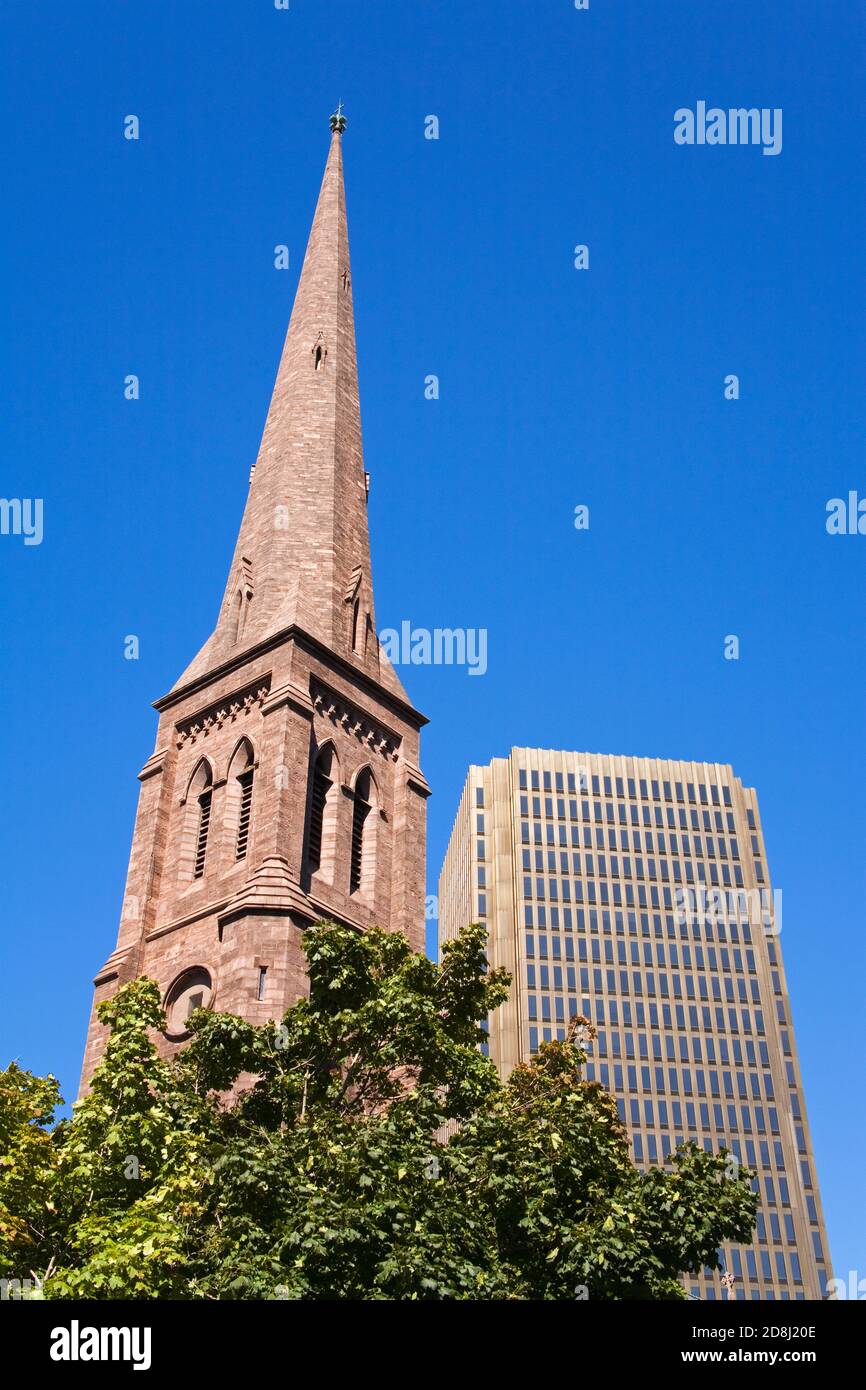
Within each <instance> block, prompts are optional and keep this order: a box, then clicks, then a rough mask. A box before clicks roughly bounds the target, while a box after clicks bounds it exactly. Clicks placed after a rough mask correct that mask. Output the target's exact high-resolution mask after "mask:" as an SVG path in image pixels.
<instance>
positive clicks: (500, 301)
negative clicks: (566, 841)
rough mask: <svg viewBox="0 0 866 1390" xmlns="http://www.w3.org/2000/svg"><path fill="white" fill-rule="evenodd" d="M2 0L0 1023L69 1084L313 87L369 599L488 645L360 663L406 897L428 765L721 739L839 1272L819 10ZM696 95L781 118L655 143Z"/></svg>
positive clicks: (845, 740)
mask: <svg viewBox="0 0 866 1390" xmlns="http://www.w3.org/2000/svg"><path fill="white" fill-rule="evenodd" d="M0 22H2V31H3V50H4V57H3V60H2V66H3V72H2V76H3V81H2V83H0V132H2V134H0V140H2V145H3V161H2V166H3V192H4V217H3V220H2V227H0V238H2V248H0V249H2V267H3V270H2V284H3V294H4V300H5V310H6V312H5V315H4V317H5V320H6V325H7V332H6V333H4V334H3V335H2V338H3V341H2V346H0V354H2V361H0V393H2V411H0V416H2V420H0V442H2V465H3V466H2V482H0V492H2V495H4V496H6V497H42V498H44V507H45V520H44V528H45V533H44V540H43V543H42V545H40V546H30V547H25V546H24V545H23V544H22V540H21V538H20V537H17V538H16V537H10V536H2V537H0V565H2V587H0V604H2V609H3V626H2V633H3V658H2V679H3V685H4V690H3V694H4V708H5V712H6V723H7V728H8V730H9V734H8V735H7V743H6V756H5V758H4V759H3V770H2V790H0V820H2V825H0V832H2V833H0V846H2V884H3V889H2V900H3V908H4V913H5V929H4V930H3V933H2V948H0V949H2V962H0V964H2V979H3V1009H2V1013H0V1061H3V1062H4V1063H5V1061H6V1060H7V1059H8V1058H9V1057H10V1056H12V1055H15V1056H17V1057H18V1058H19V1059H20V1060H21V1062H22V1063H23V1064H25V1065H27V1066H31V1067H33V1068H35V1069H36V1070H39V1071H43V1070H48V1069H51V1070H53V1071H54V1072H55V1073H57V1074H58V1075H59V1076H60V1077H61V1079H62V1082H63V1086H64V1089H65V1092H66V1094H67V1096H71V1095H72V1094H73V1093H74V1089H75V1086H76V1082H77V1076H78V1069H79V1065H80V1058H81V1051H82V1045H83V1040H84V1032H85V1026H86V1020H87V1014H88V1009H89V1006H90V980H91V978H92V975H93V973H94V971H95V970H96V969H97V968H98V967H99V965H100V964H101V963H102V961H103V960H104V959H105V957H106V956H107V954H108V952H109V951H110V949H111V948H112V946H113V943H114V940H115V932H116V927H117V918H118V911H119V904H120V900H121V894H122V888H123V881H124V875H125V871H126V862H127V855H128V850H129V842H130V835H131V831H132V824H133V816H134V811H135V803H136V795H137V790H138V783H137V781H136V773H137V772H138V770H139V768H140V767H141V765H142V764H143V763H144V761H145V759H146V758H147V757H148V755H149V754H150V752H151V751H152V747H153V739H154V733H155V729H156V716H155V714H154V713H153V712H152V711H151V710H150V709H149V701H150V700H152V699H155V698H157V697H158V696H160V695H162V694H164V693H165V691H166V690H167V689H168V688H169V687H170V685H171V684H172V683H173V681H174V680H175V679H176V677H177V676H178V674H179V673H180V672H181V671H182V669H183V668H184V666H185V665H186V664H187V662H188V661H189V659H190V658H191V656H192V655H193V653H194V652H195V651H196V650H197V649H198V646H199V645H200V643H201V641H202V640H203V638H204V637H205V636H206V635H207V633H208V632H209V631H210V629H211V625H212V622H213V619H214V616H215V612H216V608H217V605H218V602H219V599H220V597H221V594H222V590H223V584H224V581H225V575H226V568H227V565H228V562H229V556H230V553H231V548H232V546H233V544H234V539H235V534H236V528H237V525H238V521H239V518H240V513H241V508H242V505H243V501H244V497H245V493H246V485H247V476H248V472H249V467H250V464H251V463H252V462H253V460H254V458H255V455H256V450H257V447H258V442H259V437H260V432H261V428H262V424H263V422H264V416H265V410H266V407H267V401H268V393H269V390H270V386H271V383H272V381H273V377H274V373H275V370H276V364H277V357H278V352H279V348H280V345H281V342H282V338H283V334H284V332H285V327H286V323H287V320H288V315H289V310H290V306H291V301H292V296H293V293H294V288H295V283H296V277H297V270H298V268H299V266H300V261H301V257H302V255H303V250H304V244H305V239H306V235H307V231H308V229H309V224H310V219H311V216H312V211H313V206H314V201H315V196H316V192H317V189H318V185H319V181H320V178H321V173H322V168H323V163H324V159H325V154H326V149H327V141H328V130H327V117H328V114H329V113H330V112H331V111H332V110H333V108H334V106H335V104H336V102H337V99H338V98H340V97H342V99H343V101H344V102H345V104H346V110H347V114H348V117H349V128H348V132H347V135H346V143H345V160H346V179H347V191H348V202H349V219H350V236H351V242H352V256H353V279H354V291H355V305H356V313H357V319H358V340H359V351H360V369H361V395H362V409H363V419H364V433H365V444H366V457H367V466H368V468H369V470H370V472H371V474H372V480H373V485H372V496H371V521H372V529H373V546H374V566H375V580H376V594H377V610H378V619H379V624H380V627H385V626H397V625H398V624H399V622H400V621H401V620H402V619H409V620H411V622H412V623H413V624H414V625H416V626H425V627H429V628H434V627H437V626H462V627H484V628H486V629H488V632H489V670H488V673H487V675H486V676H484V677H483V678H472V677H469V676H467V674H466V673H465V671H462V670H458V669H454V668H447V667H429V668H413V669H410V670H407V671H404V672H403V673H402V674H403V675H404V677H405V680H406V683H407V685H408V686H409V689H410V692H411V694H412V696H413V698H414V699H415V701H416V703H417V704H418V706H419V707H420V708H421V709H423V710H424V711H425V713H427V714H428V715H429V716H430V719H431V724H430V727H429V729H428V730H427V731H426V732H425V735H424V744H423V754H424V758H423V761H424V767H425V770H426V773H427V776H428V778H429V780H430V783H431V785H432V787H433V792H434V795H433V798H432V799H431V801H430V803H429V812H430V822H429V826H430V833H429V858H428V876H429V884H430V891H431V892H432V891H434V889H435V883H436V878H437V875H438V869H439V864H440V861H441V857H442V853H443V850H444V846H445V843H446V840H447V836H448V832H449V829H450V825H451V820H452V816H453V813H454V809H455V806H456V803H457V799H458V796H459V792H460V789H461V786H462V783H463V779H464V777H465V773H466V768H467V766H468V764H469V763H470V762H473V761H474V762H481V761H486V760H487V759H489V758H490V757H492V756H495V755H501V754H505V753H507V751H508V750H509V748H510V747H511V746H512V745H514V744H529V745H541V746H546V747H552V748H560V747H565V748H584V749H590V750H598V751H605V752H622V753H636V754H642V755H655V756H662V757H678V758H695V759H706V760H709V761H720V762H731V763H732V764H733V766H734V768H735V770H736V772H737V773H738V774H739V776H741V777H742V778H743V779H744V780H746V781H747V782H748V783H750V784H752V785H754V786H756V787H757V788H758V791H759V795H760V799H761V807H762V813H763V819H764V826H765V832H766V837H767V842H768V849H769V855H770V867H771V871H772V874H773V878H774V880H775V883H776V884H777V886H779V887H781V888H782V890H783V893H784V937H783V943H784V951H785V959H786V965H787V971H788V977H789V984H790V989H791V994H792V999H793V1007H794V1017H795V1023H796V1030H797V1037H798V1042H799V1048H800V1056H801V1060H802V1065H803V1071H804V1074H805V1082H806V1095H807V1100H808V1108H809V1115H810V1120H811V1124H812V1131H813V1137H814V1143H815V1149H816V1154H817V1162H818V1170H819V1174H820V1179H821V1185H822V1190H823V1197H824V1202H825V1206H826V1211H827V1216H828V1221H829V1228H830V1236H831V1243H832V1249H833V1256H834V1261H835V1265H836V1273H837V1274H839V1275H842V1276H843V1277H845V1276H846V1274H847V1271H848V1269H849V1268H857V1269H859V1270H860V1271H861V1273H864V1274H866V1241H864V1238H863V1232H864V1195H863V1193H864V1184H863V1179H862V1168H863V1144H864V1133H863V1127H862V1126H863V1121H862V1108H863V1107H862V1100H863V1072H864V1062H863V979H864V973H863V966H864V959H863V945H862V941H863V888H864V883H863V860H864V854H863V844H864V752H863V734H862V730H863V688H864V675H866V671H864V664H866V663H864V617H863V613H864V609H863V597H864V564H866V537H850V536H849V537H841V538H834V539H831V538H830V537H828V536H827V534H826V532H825V528H824V518H825V504H826V502H827V499H828V498H830V497H834V496H838V495H845V494H847V492H848V490H849V489H856V488H858V487H859V488H860V490H861V493H862V494H863V495H866V469H864V463H863V457H864V423H866V422H864V382H863V373H864V365H866V362H864V356H866V354H864V279H863V253H862V240H863V225H864V196H863V160H862V151H863V146H864V133H866V132H864V115H863V78H864V61H863V59H864V39H866V18H864V14H863V11H862V9H860V7H858V6H856V5H852V4H851V3H850V0H821V3H820V4H815V3H813V0H764V3H761V4H756V3H755V0H727V3H725V4H710V3H695V2H694V0H652V2H650V0H616V3H615V4H614V3H612V0H611V2H609V3H605V0H591V8H590V10H589V11H588V12H578V11H576V10H575V9H574V7H573V4H572V3H571V0H538V2H537V3H527V0H472V3H471V4H467V5H459V6H458V5H455V4H454V3H446V0H424V3H409V2H408V0H387V2H383V0H376V3H375V4H373V3H368V4H358V3H350V0H330V3H328V4H324V3H322V2H321V0H291V8H290V10H289V11H288V12H281V11H277V10H275V9H274V7H273V4H272V3H271V0H207V2H206V3H205V0H198V2H197V3H196V0H186V2H185V3H184V4H181V5H169V4H156V5H154V4H150V5H146V4H131V3H117V2H116V0H111V3H102V2H101V0H77V3H75V4H69V3H68V0H43V3H40V4H39V5H22V4H20V3H18V4H16V3H11V2H10V0H5V2H4V3H3V4H2V7H0ZM698 100H706V101H707V102H708V103H709V104H711V105H712V104H718V105H720V106H723V107H728V106H740V105H745V106H752V105H754V106H758V107H763V106H767V107H781V108H782V109H783V112H784V124H783V132H784V139H783V150H782V153H781V154H780V155H779V156H777V157H775V158H767V157H764V156H762V154H761V152H760V150H759V149H756V148H742V147H725V148H709V147H704V148H697V147H694V148H686V147H679V146H677V145H675V144H674V141H673V113H674V111H675V110H676V109H677V108H678V107H681V106H694V105H695V103H696V102H697V101H698ZM129 113H134V114H137V115H138V116H139V117H140V121H141V139H140V141H139V142H138V143H132V142H127V141H126V140H124V139H123V138H122V123H123V118H124V116H125V115H127V114H129ZM430 114H435V115H437V116H438V117H439V120H440V139H439V140H438V141H428V140H425V139H424V138H423V129H424V118H425V116H427V115H430ZM277 243H286V244H288V246H289V247H290V248H291V256H292V267H291V269H290V270H289V271H288V272H280V271H277V270H275V269H274V268H273V247H274V245H275V244H277ZM576 243H587V244H588V245H589V247H590V270H589V271H588V272H585V273H584V272H578V271H576V270H575V269H574V268H573V264H572V262H573V247H574V246H575V244H576ZM130 372H134V373H136V374H138V375H139V376H140V379H141V399H140V400H139V401H138V402H136V403H130V402H127V401H125V400H124V398H123V390H122V383H123V378H124V377H125V375H126V374H127V373H130ZM729 372H735V373H737V374H739V376H740V380H741V398H740V400H739V401H737V402H727V401H725V400H724V398H723V379H724V377H725V375H726V374H727V373H729ZM429 373H435V374H437V375H438V376H439V378H440V382H441V396H440V399H439V400H438V401H426V400H425V399H424V394H423V381H424V378H425V376H426V375H427V374H429ZM578 503H586V504H588V505H589V506H590V508H591V513H590V514H591V525H590V530H589V531H588V532H586V533H583V534H579V533H578V532H576V531H575V529H574V526H573V513H574V507H575V505H576V504H578ZM132 633H134V634H136V635H137V636H138V637H139V639H140V643H141V656H140V660H138V661H137V662H135V661H127V660H124V657H123V642H124V637H125V636H126V635H127V634H132ZM727 633H736V634H738V635H739V637H740V642H741V658H740V660H739V662H729V661H725V660H724V659H723V656H722V645H723V638H724V636H725V634H727Z"/></svg>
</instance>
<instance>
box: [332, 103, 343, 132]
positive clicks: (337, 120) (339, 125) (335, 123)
mask: <svg viewBox="0 0 866 1390" xmlns="http://www.w3.org/2000/svg"><path fill="white" fill-rule="evenodd" d="M331 129H332V130H335V131H337V133H338V134H339V135H342V134H343V131H344V130H345V129H346V117H345V116H344V115H343V103H342V101H340V102H338V104H337V109H336V111H335V112H334V114H333V116H332V117H331Z"/></svg>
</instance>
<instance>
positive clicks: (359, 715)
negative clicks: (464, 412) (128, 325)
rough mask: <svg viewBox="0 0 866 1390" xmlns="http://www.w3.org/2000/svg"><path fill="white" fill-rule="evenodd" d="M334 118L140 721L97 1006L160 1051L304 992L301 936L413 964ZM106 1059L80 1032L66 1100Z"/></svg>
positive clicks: (404, 763)
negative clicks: (142, 738)
mask: <svg viewBox="0 0 866 1390" xmlns="http://www.w3.org/2000/svg"><path fill="white" fill-rule="evenodd" d="M344 128H345V118H344V117H342V115H340V114H338V115H335V116H334V117H332V120H331V129H332V136H331V146H330V151H329V154H328V159H327V165H326V168H325V173H324V178H323V181H322V186H321V191H320V194H319V199H318V204H317V207H316V212H315V217H314V220H313V225H312V230H311V232H310V239H309V244H308V246H307V251H306V256H305V258H304V263H303V267H302V270H301V276H300V281H299V284H298V290H297V295H296V298H295V304H294V308H293V311H292V315H291V322H290V324H289V329H288V334H287V337H286V341H285V346H284V348H283V353H282V357H281V360H280V364H279V370H278V373H277V378H276V384H275V386H274V389H273V395H272V399H271V404H270V409H269V411H268V416H267V421H266V423H265V429H264V435H263V438H262V443H261V447H260V450H259V454H258V459H257V462H256V465H255V468H254V469H253V473H252V477H251V480H250V484H249V491H248V495H247V500H246V505H245V509H244V514H243V520H242V522H241V527H240V533H239V536H238V541H237V546H236V549H235V553H234V557H233V559H232V561H231V565H230V567H229V575H228V581H227V583H226V587H225V593H224V597H223V600H222V604H221V606H220V610H219V614H218V617H217V621H216V625H215V627H214V630H213V633H212V635H211V636H210V637H209V638H208V640H207V642H206V643H205V645H204V646H203V647H202V649H201V651H200V652H199V653H198V655H197V656H196V657H195V659H194V660H193V661H192V663H191V664H190V666H189V667H188V668H187V670H186V671H185V672H184V673H183V675H182V676H181V677H180V679H179V680H178V682H177V683H176V685H175V686H174V688H173V689H172V690H171V691H170V692H169V693H168V694H167V695H165V696H164V697H163V698H162V699H160V700H158V701H157V702H156V709H157V710H158V712H159V725H158V729H157V736H156V748H155V751H154V753H153V756H152V757H151V758H150V759H149V760H148V762H147V763H146V764H145V766H144V768H143V769H142V771H141V773H140V774H139V776H140V779H141V784H142V785H141V793H140V798H139V806H138V815H137V819H136V824H135V831H134V837H133V843H132V852H131V855H130V862H129V872H128V877H127V883H126V892H125V896H124V903H123V910H122V914H121V923H120V929H119V933H118V938H117V945H116V947H115V949H114V951H113V952H112V954H111V955H110V956H109V958H108V960H107V961H106V963H105V965H104V966H103V968H102V970H101V971H100V972H99V974H98V975H97V977H96V980H95V999H94V1008H95V1005H96V1004H97V1003H98V1002H99V1001H100V1000H102V999H104V998H106V997H108V996H110V995H112V994H113V993H114V992H115V990H116V989H117V988H118V987H119V986H120V985H121V984H122V983H124V982H125V981H127V980H130V979H133V978H134V977H136V976H138V975H148V976H150V977H151V978H153V979H155V980H156V981H157V982H158V983H159V985H160V987H161V989H162V991H163V995H164V1000H165V1006H166V1015H167V1023H166V1032H165V1037H164V1038H163V1039H162V1042H161V1047H162V1050H163V1051H164V1052H166V1053H171V1051H172V1050H173V1049H174V1048H175V1047H177V1046H178V1045H179V1044H181V1043H182V1042H183V1040H184V1038H185V1037H186V1036H187V1030H186V1019H187V1016H188V1014H189V1013H190V1011H191V1010H192V1009H193V1008H195V1007H197V1006H199V1005H204V1006H208V1005H213V1006H216V1007H218V1008H220V1009H221V1010H225V1011H228V1012H232V1013H237V1014H240V1015H241V1016H242V1017H244V1018H247V1019H250V1020H251V1021H252V1022H255V1023H263V1022H265V1021H267V1020H269V1019H272V1018H277V1017H279V1016H280V1015H281V1014H282V1013H283V1012H284V1010H285V1009H286V1008H287V1007H288V1005H289V1004H291V1003H293V1002H294V1001H295V1000H296V999H298V998H299V997H300V996H302V995H303V994H304V993H305V992H306V988H307V982H306V962H305V958H304V953H303V933H304V928H305V927H306V926H308V925H309V924H310V923H311V922H313V921H315V920H316V919H317V918H321V917H332V918H336V919H338V920H340V921H342V922H345V923H348V924H350V925H353V926H355V927H357V928H358V929H359V930H363V929H364V928H366V927H369V926H371V925H374V924H375V925H378V926H381V927H384V928H386V929H387V930H394V931H402V932H404V933H405V934H406V935H407V937H408V938H409V940H410V942H412V944H413V946H414V947H415V948H416V949H419V950H422V949H423V945H424V892H425V886H424V884H425V824H426V797H427V796H428V795H429V788H428V787H427V784H426V782H425V780H424V777H423V775H422V773H421V771H420V768H419V734H420V729H421V727H422V726H423V724H424V723H426V720H425V719H424V717H423V715H421V714H419V713H418V711H417V710H416V709H415V708H414V707H413V705H412V704H411V702H410V700H409V697H408V696H407V694H406V692H405V690H404V689H403V686H402V685H401V683H400V681H399V679H398V677H397V675H396V673H395V672H394V670H393V668H392V666H391V665H390V663H389V662H388V660H387V657H386V655H385V653H384V652H383V651H380V647H379V642H378V639H377V635H376V622H375V615H374V607H373V585H372V576H371V570H370V543H369V533H368V524H367V497H368V491H369V478H368V476H367V474H366V473H365V471H364V459H363V453H362V445H361V418H360V408H359V401H358V372H357V362H356V355H355V326H354V313H353V307H352V275H351V266H350V262H349V242H348V232H347V222H346V204H345V194H344V189H343V166H342V136H343V130H344ZM104 1045H105V1030H104V1029H103V1028H102V1026H101V1025H100V1024H99V1022H98V1021H97V1019H96V1017H95V1013H94V1014H93V1016H92V1017H91V1024H90V1031H89V1035H88V1041H87V1050H86V1055H85V1060H84V1069H83V1083H84V1084H86V1082H87V1079H88V1078H89V1076H90V1074H91V1073H92V1071H93V1068H94V1066H95V1065H96V1063H97V1062H98V1060H99V1057H100V1055H101V1053H102V1050H103V1048H104Z"/></svg>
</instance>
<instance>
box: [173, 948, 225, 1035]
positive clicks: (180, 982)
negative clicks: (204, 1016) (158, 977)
mask: <svg viewBox="0 0 866 1390" xmlns="http://www.w3.org/2000/svg"><path fill="white" fill-rule="evenodd" d="M212 999H213V981H212V979H211V976H210V971H208V970H206V969H205V967H204V966H203V965H194V966H191V967H190V969H188V970H184V972H183V974H181V975H178V977H177V979H176V980H175V981H174V984H172V985H171V987H170V988H169V990H168V993H167V994H166V996H165V1003H164V1006H163V1007H164V1008H165V1035H166V1037H167V1038H169V1039H170V1040H171V1041H172V1042H180V1041H181V1040H182V1039H183V1038H186V1037H189V1028H188V1027H187V1020H188V1018H189V1016H190V1014H192V1013H195V1011H196V1009H208V1008H210V1004H211V1000H212Z"/></svg>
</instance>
